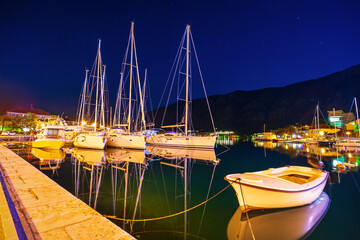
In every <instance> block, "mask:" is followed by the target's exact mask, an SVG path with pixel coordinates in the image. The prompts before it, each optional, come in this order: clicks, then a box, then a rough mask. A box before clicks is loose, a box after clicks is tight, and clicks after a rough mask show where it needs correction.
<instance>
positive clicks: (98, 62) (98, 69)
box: [94, 39, 101, 131]
mask: <svg viewBox="0 0 360 240" xmlns="http://www.w3.org/2000/svg"><path fill="white" fill-rule="evenodd" d="M100 44H101V40H100V39H99V45H98V55H97V74H96V103H95V126H94V131H96V125H97V114H98V97H99V96H98V95H99V76H100V67H101V66H100Z"/></svg>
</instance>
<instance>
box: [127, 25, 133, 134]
mask: <svg viewBox="0 0 360 240" xmlns="http://www.w3.org/2000/svg"><path fill="white" fill-rule="evenodd" d="M130 35H131V44H130V45H131V46H130V49H131V52H130V82H129V85H130V86H129V114H128V120H127V124H128V133H130V125H131V122H130V117H131V85H132V67H133V51H134V22H131V30H130Z"/></svg>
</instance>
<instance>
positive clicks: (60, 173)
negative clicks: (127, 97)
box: [9, 140, 360, 239]
mask: <svg viewBox="0 0 360 240" xmlns="http://www.w3.org/2000/svg"><path fill="white" fill-rule="evenodd" d="M223 143H226V144H233V142H232V141H230V140H229V141H224V142H223ZM22 146H23V145H13V146H9V147H12V148H14V151H15V152H16V153H18V154H19V155H21V156H22V157H23V158H24V159H26V160H27V161H29V162H30V163H32V164H34V166H36V167H37V168H39V169H40V170H41V171H43V172H44V173H45V174H47V175H48V176H49V177H51V178H52V179H53V180H54V181H56V182H57V183H58V184H60V185H61V186H63V187H64V188H65V189H67V190H68V191H69V192H71V193H72V194H74V195H75V196H77V197H78V198H80V199H81V200H83V201H84V202H85V203H87V204H89V205H90V206H91V207H93V208H95V209H96V210H97V211H99V212H100V213H101V214H104V215H111V216H116V217H117V218H122V219H153V218H157V217H162V216H169V215H172V214H175V213H179V212H182V211H184V210H187V209H190V208H192V207H194V206H196V205H198V204H199V203H202V202H204V201H206V200H207V199H209V198H210V197H212V196H213V195H215V194H217V193H218V192H219V191H221V190H222V189H224V188H225V187H226V186H228V183H227V182H226V181H225V180H224V177H225V176H226V175H227V174H230V173H241V172H247V171H248V172H252V171H259V170H264V169H268V168H275V167H282V166H285V165H300V166H309V167H311V166H316V165H319V162H318V161H317V159H320V158H321V160H322V162H323V164H324V168H325V169H326V170H327V171H330V172H331V174H330V176H331V181H329V183H328V184H327V186H326V188H325V193H324V194H323V195H322V196H321V198H319V199H318V200H317V201H316V202H314V203H313V204H311V205H307V206H305V207H299V208H291V209H283V210H266V211H264V210H259V211H253V212H251V213H250V214H249V218H250V223H251V226H252V229H253V231H254V236H255V238H256V239H298V238H306V237H308V239H358V238H359V236H360V223H359V217H360V207H359V200H360V189H359V185H360V174H359V172H358V165H360V152H359V153H357V151H356V150H354V149H350V150H349V149H346V151H345V152H344V151H341V152H339V151H336V150H335V149H331V148H315V147H308V146H306V145H300V144H292V145H284V144H281V145H280V144H275V143H256V144H255V145H254V144H252V143H235V144H233V145H231V146H228V148H229V149H228V150H227V147H224V146H220V145H219V146H218V147H217V148H216V149H215V152H214V151H183V150H179V149H165V148H153V147H148V148H147V153H146V154H144V151H134V150H122V149H107V150H106V151H104V152H103V151H99V150H86V149H67V153H65V152H62V151H51V152H47V151H43V150H34V149H33V150H31V148H27V147H26V146H25V147H24V148H21V147H22ZM151 153H154V154H156V155H152V154H151ZM215 154H217V156H215ZM186 156H187V157H188V158H186ZM49 159H61V160H57V161H54V160H49ZM342 162H348V163H349V164H350V165H352V166H354V167H351V168H350V169H348V170H346V171H343V172H340V171H337V170H335V169H334V168H333V165H334V166H335V165H336V164H338V163H342ZM90 189H92V191H91V194H90ZM238 206H239V205H238V201H237V198H236V195H235V191H234V190H233V189H232V188H231V187H230V188H228V189H226V190H225V191H224V192H222V193H221V194H220V195H218V196H217V197H215V198H214V199H212V200H210V201H208V202H207V203H206V204H203V205H201V206H199V207H197V208H195V209H194V210H191V211H188V212H186V213H181V214H179V215H176V216H173V217H169V218H165V219H162V220H156V221H140V222H132V221H122V220H112V221H113V222H114V223H116V224H118V225H119V226H120V227H122V228H124V229H125V230H126V231H128V232H129V233H131V234H132V235H133V236H134V237H136V238H138V239H252V236H251V234H250V228H249V224H248V221H247V219H246V217H245V216H244V214H243V215H241V212H240V211H239V210H238Z"/></svg>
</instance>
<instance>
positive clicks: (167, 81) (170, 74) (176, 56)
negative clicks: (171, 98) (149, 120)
mask: <svg viewBox="0 0 360 240" xmlns="http://www.w3.org/2000/svg"><path fill="white" fill-rule="evenodd" d="M183 38H184V37H183ZM182 41H183V40H182ZM180 52H181V51H180V48H179V49H178V51H177V53H176V55H175V60H176V59H177V58H178V55H179V53H180ZM175 62H176V61H174V62H173V64H172V66H171V69H170V73H169V76H168V79H167V80H166V84H165V87H164V91H163V93H162V95H161V98H160V101H159V105H158V107H157V109H156V112H155V117H154V119H155V118H156V116H157V113H158V110H159V108H160V105H161V102H162V99H163V97H164V95H165V92H166V88H167V85H168V83H169V81H170V79H171V76H172V72H173V70H174V67H175Z"/></svg>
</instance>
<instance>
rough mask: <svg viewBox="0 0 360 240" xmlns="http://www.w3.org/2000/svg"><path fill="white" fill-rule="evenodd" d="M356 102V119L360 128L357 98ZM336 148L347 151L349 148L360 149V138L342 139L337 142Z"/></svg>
mask: <svg viewBox="0 0 360 240" xmlns="http://www.w3.org/2000/svg"><path fill="white" fill-rule="evenodd" d="M354 102H355V111H356V119H357V120H356V122H357V123H356V124H357V125H358V126H360V122H359V110H358V106H357V101H356V97H355V98H354ZM335 147H336V148H345V149H347V148H348V147H356V148H359V147H360V138H347V139H342V140H339V141H336V143H335Z"/></svg>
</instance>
